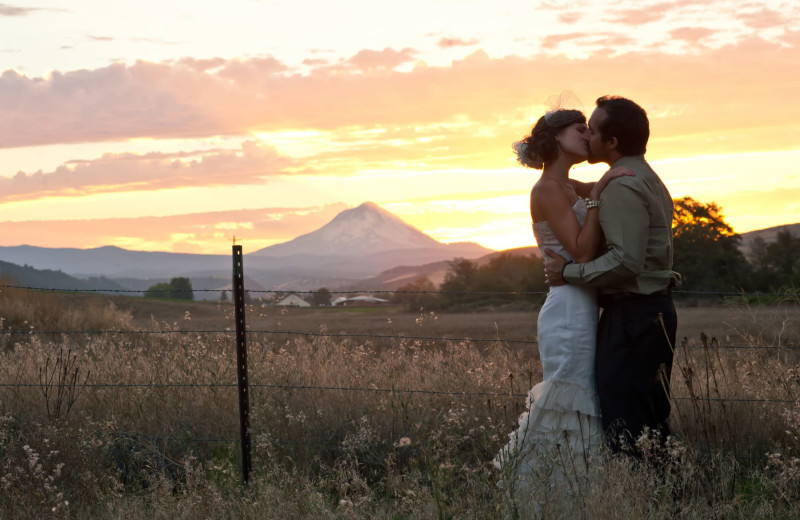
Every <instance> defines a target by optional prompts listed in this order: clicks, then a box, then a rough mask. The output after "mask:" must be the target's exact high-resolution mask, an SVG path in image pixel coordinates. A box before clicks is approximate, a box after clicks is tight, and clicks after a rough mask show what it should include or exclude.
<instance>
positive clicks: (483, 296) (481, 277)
mask: <svg viewBox="0 0 800 520" xmlns="http://www.w3.org/2000/svg"><path fill="white" fill-rule="evenodd" d="M441 290H442V293H443V294H442V298H443V299H444V301H445V303H446V304H465V303H467V304H469V303H475V302H481V303H482V304H489V303H503V302H510V301H520V300H525V301H530V302H537V303H538V302H541V301H542V300H543V299H544V293H545V292H546V291H547V287H546V286H545V284H544V262H543V260H542V259H541V258H539V257H537V256H534V255H528V256H525V255H519V254H514V253H501V254H499V255H498V256H496V257H494V258H492V259H491V260H490V261H489V262H488V263H486V264H484V265H481V266H478V264H477V263H475V262H471V261H469V260H465V259H463V258H458V259H456V260H453V261H452V262H450V270H449V271H448V272H447V274H446V275H445V280H444V283H442V286H441ZM534 292H537V293H541V294H522V293H534Z"/></svg>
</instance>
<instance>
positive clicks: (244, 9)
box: [0, 0, 800, 254]
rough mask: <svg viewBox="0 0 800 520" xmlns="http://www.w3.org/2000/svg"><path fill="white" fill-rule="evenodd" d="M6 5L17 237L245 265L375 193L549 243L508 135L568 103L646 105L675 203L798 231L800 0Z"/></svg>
mask: <svg viewBox="0 0 800 520" xmlns="http://www.w3.org/2000/svg"><path fill="white" fill-rule="evenodd" d="M9 1H10V2H11V3H0V64H2V67H0V69H1V70H2V73H1V74H0V245H4V246H14V245H20V244H31V245H37V246H44V247H76V248H90V247H99V246H103V245H116V246H120V247H124V248H126V249H135V250H149V251H156V250H158V251H172V252H190V253H215V254H227V253H228V252H229V251H230V244H231V242H230V238H231V237H232V236H233V235H235V236H236V237H239V239H240V240H239V243H242V244H243V245H244V251H245V253H247V252H253V251H255V250H257V249H260V248H262V247H265V246H268V245H271V244H275V243H280V242H285V241H287V240H290V239H292V238H294V237H295V236H298V235H300V234H303V233H307V232H310V231H313V230H315V229H317V228H319V227H321V226H322V225H324V224H325V223H327V222H328V221H330V219H331V218H333V217H334V216H335V215H336V214H337V213H338V212H340V211H342V210H344V209H347V208H350V207H354V206H357V205H359V204H361V203H362V202H365V201H373V202H375V203H377V204H379V205H380V206H382V207H383V208H385V209H387V210H389V211H391V212H392V213H394V214H396V215H397V216H399V217H400V218H402V219H403V220H405V221H406V222H408V223H410V224H412V225H414V226H415V227H417V228H419V229H420V230H422V231H424V232H425V233H428V234H429V235H431V236H432V237H434V238H435V239H437V240H440V241H443V242H456V241H475V242H478V243H480V244H483V245H484V246H487V247H490V248H493V249H504V248H509V247H518V246H526V245H532V244H533V237H532V234H531V231H530V217H529V215H528V194H529V192H530V187H531V185H532V184H533V182H534V181H535V179H536V178H537V174H538V172H536V171H534V170H527V169H525V168H523V167H521V166H519V165H518V164H517V163H516V161H515V160H514V157H513V154H512V152H511V143H512V142H513V141H515V140H517V139H520V138H521V137H523V136H524V135H525V134H526V133H527V132H529V131H530V127H531V124H532V123H533V122H535V120H536V119H537V118H538V117H539V116H540V115H541V114H542V113H544V111H545V105H544V102H545V100H546V99H547V98H548V97H550V96H553V95H558V94H559V93H560V92H562V91H563V90H566V89H571V90H572V91H574V92H575V94H576V95H577V96H578V98H580V100H581V101H582V103H583V105H584V107H585V110H586V111H587V113H589V112H591V110H592V108H593V106H594V100H595V99H596V98H597V97H598V96H601V95H604V94H618V95H623V96H626V97H630V98H632V99H634V100H635V101H637V102H638V103H639V104H641V105H642V106H643V107H644V108H645V109H646V110H647V112H648V114H649V116H650V125H651V140H650V144H649V147H648V153H647V158H648V160H649V161H650V162H651V163H652V164H653V166H654V167H655V169H656V171H658V172H659V174H660V175H661V177H662V178H663V179H664V181H665V183H666V184H667V187H668V188H669V189H670V191H671V193H672V195H673V197H675V198H678V197H683V196H686V195H689V196H691V197H693V198H694V199H696V200H698V201H701V202H712V201H713V202H716V203H717V204H718V205H720V206H721V207H722V209H723V213H724V215H725V218H726V220H727V222H728V223H730V224H731V225H732V226H733V227H734V229H735V230H736V231H738V232H740V233H741V232H746V231H751V230H755V229H762V228H766V227H771V226H776V225H780V224H788V223H795V222H800V99H799V98H800V3H798V2H796V1H757V0H756V1H736V0H733V1H731V0H705V1H674V2H668V1H649V0H643V1H637V2H616V3H608V2H591V1H581V0H574V1H572V2H562V1H556V0H550V1H539V2H537V1H530V0H521V1H498V0H404V1H402V2H401V1H381V0H371V1H366V0H364V1H361V0H340V1H338V2H329V1H324V2H323V1H306V2H298V1H290V0H226V1H224V2H223V1H215V2H203V1H184V0H181V1H164V0H159V1H155V0H137V1H129V0H118V1H113V2H110V1H108V0H71V1H70V2H63V1H58V0H9ZM612 5H613V6H615V7H610V6H612ZM603 171H604V168H603V167H602V166H599V165H596V166H587V165H579V166H577V167H576V168H575V169H574V170H573V174H574V176H575V177H577V178H579V179H582V180H591V179H594V178H596V177H598V176H599V175H601V174H602V172H603Z"/></svg>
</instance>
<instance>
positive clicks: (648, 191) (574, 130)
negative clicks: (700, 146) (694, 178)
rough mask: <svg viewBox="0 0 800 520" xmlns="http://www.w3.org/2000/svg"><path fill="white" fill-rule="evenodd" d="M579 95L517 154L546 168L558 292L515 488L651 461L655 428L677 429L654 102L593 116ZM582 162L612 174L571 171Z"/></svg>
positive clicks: (565, 98)
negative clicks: (652, 149) (651, 156)
mask: <svg viewBox="0 0 800 520" xmlns="http://www.w3.org/2000/svg"><path fill="white" fill-rule="evenodd" d="M573 103H574V95H573V94H572V93H571V92H569V91H567V92H565V93H563V94H562V95H561V96H560V97H559V99H558V100H557V101H555V102H553V103H552V106H553V108H552V109H551V110H549V111H548V112H547V113H546V114H545V115H543V116H542V117H541V118H539V120H538V121H537V123H536V124H535V125H534V127H533V130H532V131H531V133H530V135H528V136H527V137H525V138H524V139H522V140H521V141H519V142H517V143H514V149H515V151H516V153H517V157H518V159H519V162H520V163H522V164H523V165H524V166H527V167H529V168H534V169H537V170H541V172H542V173H541V175H540V177H539V179H538V180H537V181H536V183H535V184H534V185H533V189H532V191H531V198H530V211H531V219H532V221H533V233H534V236H535V238H536V243H537V244H538V246H539V248H540V250H541V251H543V253H544V257H545V280H546V283H547V285H548V286H549V291H548V294H547V298H546V299H545V302H544V305H543V306H542V308H541V311H540V312H539V317H538V325H537V335H538V346H539V356H540V358H541V362H542V370H543V381H542V382H541V383H538V384H537V385H536V386H534V387H533V389H532V390H531V391H530V393H529V396H528V403H527V407H528V411H527V412H526V413H524V414H523V415H522V416H521V417H520V420H519V428H518V429H517V430H516V431H514V432H513V433H512V434H511V435H510V441H509V443H508V444H507V445H506V446H505V447H504V448H503V449H502V450H501V451H500V453H499V454H498V455H497V457H496V458H495V460H494V464H495V466H497V467H498V468H500V469H501V470H502V472H503V474H504V476H505V477H507V480H506V482H510V488H511V489H509V491H516V492H520V491H525V490H527V492H530V491H531V486H534V485H549V486H551V487H552V486H554V485H557V483H558V480H559V478H563V477H564V471H565V469H566V468H569V469H570V470H573V469H574V468H583V469H585V468H586V467H587V464H588V462H589V461H590V458H591V456H592V455H595V454H597V453H598V452H599V451H600V450H601V449H609V450H611V452H613V453H625V454H629V455H632V456H635V457H641V456H642V455H643V454H642V453H641V452H640V450H639V448H637V442H636V441H637V439H638V438H639V437H640V436H641V435H642V434H643V433H645V432H648V433H649V434H651V435H654V436H656V438H657V439H658V440H660V442H663V440H665V439H666V437H667V436H668V435H669V433H670V430H669V426H668V423H667V421H668V419H669V415H670V394H669V384H670V375H671V372H672V362H673V345H674V344H675V333H676V328H677V315H676V312H675V306H674V304H673V301H672V294H671V289H672V287H674V286H676V285H677V284H678V283H679V281H680V276H679V275H678V274H677V273H675V272H673V271H672V214H673V202H672V197H671V196H670V194H669V191H668V190H667V188H666V187H665V186H664V183H663V182H662V181H661V179H660V178H659V176H658V175H657V174H656V172H655V171H654V170H653V169H652V168H651V166H650V165H649V164H648V163H647V161H646V160H645V158H644V154H645V151H646V147H647V141H648V139H649V137H650V127H649V121H648V118H647V113H646V112H645V110H644V109H642V107H640V106H639V105H637V104H636V103H634V102H633V101H631V100H629V99H626V98H623V97H618V96H603V97H601V98H599V99H597V102H596V105H597V106H596V108H595V109H594V111H593V112H592V114H591V117H589V120H588V123H587V120H586V116H585V115H584V114H583V113H582V112H581V111H580V110H578V109H575V108H571V106H578V105H577V104H575V105H573ZM583 161H588V162H589V163H592V164H594V163H601V162H602V163H606V164H608V166H609V167H610V169H609V171H607V172H606V173H605V174H604V175H603V176H602V177H601V178H600V179H599V180H598V181H597V182H589V183H583V182H579V181H577V180H575V179H570V177H569V170H570V168H571V167H572V166H573V165H576V164H579V163H582V162H583ZM657 443H658V441H657Z"/></svg>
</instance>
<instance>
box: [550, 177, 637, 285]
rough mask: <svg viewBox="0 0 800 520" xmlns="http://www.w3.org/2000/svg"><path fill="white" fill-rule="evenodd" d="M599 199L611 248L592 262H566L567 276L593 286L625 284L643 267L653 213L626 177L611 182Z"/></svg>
mask: <svg viewBox="0 0 800 520" xmlns="http://www.w3.org/2000/svg"><path fill="white" fill-rule="evenodd" d="M600 201H601V203H600V225H601V227H602V228H603V233H604V234H605V241H606V246H607V248H608V250H607V251H606V252H605V253H603V254H602V255H600V256H599V257H597V258H596V259H594V260H591V261H589V262H585V263H581V264H569V265H567V266H566V267H565V268H564V279H565V280H566V281H567V282H568V283H570V284H575V285H588V286H592V287H609V286H624V285H626V282H628V281H630V280H632V279H635V278H636V277H637V276H638V275H639V273H641V272H642V269H643V268H644V264H645V255H646V251H647V241H648V233H649V227H650V216H649V214H648V209H647V207H646V203H645V201H644V200H643V199H642V197H641V195H640V194H639V193H637V192H636V190H635V189H634V188H633V186H631V185H629V184H628V183H626V182H624V179H617V181H615V182H612V183H611V184H609V185H608V187H606V189H605V190H604V191H603V193H602V194H601V196H600Z"/></svg>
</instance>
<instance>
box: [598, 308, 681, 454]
mask: <svg viewBox="0 0 800 520" xmlns="http://www.w3.org/2000/svg"><path fill="white" fill-rule="evenodd" d="M600 306H601V307H602V308H603V311H602V314H601V316H600V322H599V324H598V335H597V357H596V361H595V368H596V377H597V392H598V396H599V398H600V410H601V412H602V414H603V428H604V430H605V433H606V439H607V441H608V443H609V445H610V446H611V449H612V450H613V451H614V452H625V453H630V454H638V452H637V450H636V447H635V441H636V439H637V438H638V437H639V435H640V434H641V433H642V431H643V430H644V428H645V427H649V428H650V429H651V430H653V431H654V433H656V434H660V435H661V436H662V439H664V438H666V436H667V435H669V426H668V424H667V420H668V419H669V414H670V401H669V381H670V376H671V374H672V359H673V347H674V345H675V330H676V328H677V325H678V318H677V315H676V313H675V306H674V305H673V303H672V297H671V296H670V295H669V294H660V295H648V296H645V295H634V294H631V295H627V296H622V297H601V298H600Z"/></svg>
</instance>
